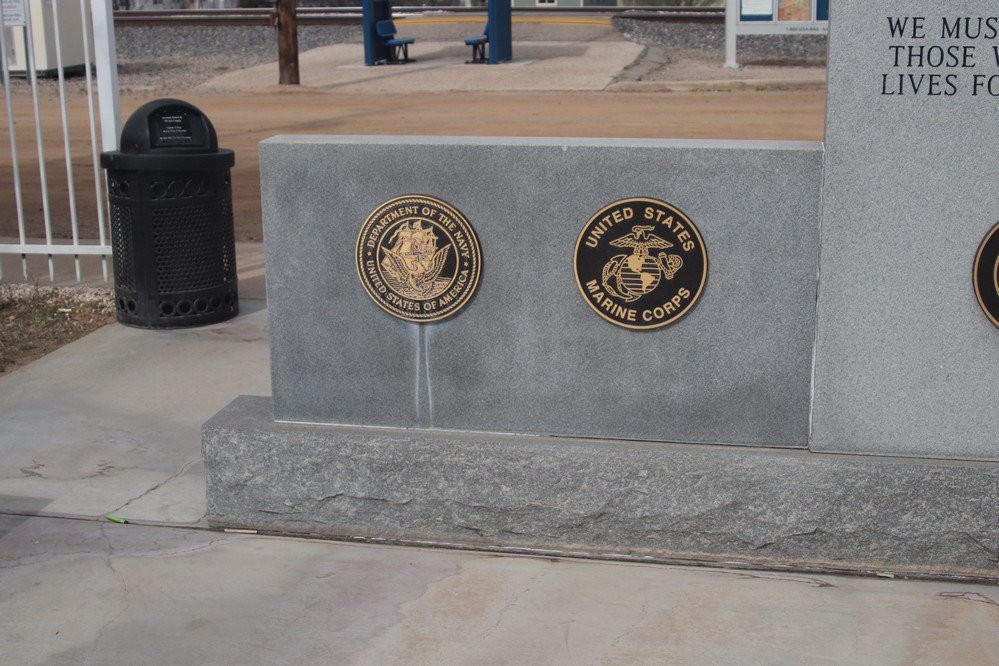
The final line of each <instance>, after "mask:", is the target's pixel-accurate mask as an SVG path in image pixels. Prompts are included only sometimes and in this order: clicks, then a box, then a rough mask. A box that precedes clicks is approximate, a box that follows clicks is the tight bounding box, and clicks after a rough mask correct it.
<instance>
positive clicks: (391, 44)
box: [375, 19, 416, 64]
mask: <svg viewBox="0 0 999 666" xmlns="http://www.w3.org/2000/svg"><path fill="white" fill-rule="evenodd" d="M375 31H377V32H378V36H379V37H381V38H382V41H383V42H384V43H385V46H386V47H387V48H388V62H390V63H393V64H395V63H402V62H412V61H411V60H410V59H409V45H410V44H412V43H413V42H414V41H416V40H414V39H413V38H411V37H409V38H403V39H396V36H395V33H396V29H395V23H394V22H393V21H392V19H388V20H387V21H378V23H375ZM400 55H401V56H402V57H401V58H400V57H399V56H400Z"/></svg>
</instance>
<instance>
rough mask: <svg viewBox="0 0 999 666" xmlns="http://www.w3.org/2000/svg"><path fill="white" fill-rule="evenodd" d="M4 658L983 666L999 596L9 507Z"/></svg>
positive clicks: (995, 653)
mask: <svg viewBox="0 0 999 666" xmlns="http://www.w3.org/2000/svg"><path fill="white" fill-rule="evenodd" d="M0 590H2V591H3V592H2V594H0V642H2V643H3V645H4V652H3V654H4V662H5V663H9V664H29V663H48V664H161V663H162V664H166V663H169V664H290V663H329V664H341V663H356V664H652V663H684V664H687V663H691V664H719V663H724V664H736V663H738V664H800V663H844V664H846V663H866V664H939V663H947V664H990V663H996V661H997V659H999V631H997V628H999V603H997V601H996V599H997V598H999V594H997V591H996V589H995V588H990V587H985V586H974V585H957V584H953V583H936V582H902V581H892V580H877V579H875V580H871V579H861V578H839V577H832V576H804V575H795V574H778V573H750V572H734V571H721V570H715V569H685V568H677V567H667V566H652V565H634V564H613V563H607V562H594V561H584V560H575V561H573V560H557V559H548V558H525V557H510V556H505V557H501V556H495V555H486V554H479V553H469V552H458V551H447V550H423V549H417V548H398V547H390V546H372V545H353V544H343V543H328V542H321V541H302V540H298V539H287V538H274V537H262V536H247V535H236V534H221V533H217V532H208V531H202V530H190V529H171V528H165V527H143V526H136V525H113V524H108V523H104V524H98V523H96V522H92V521H91V522H86V521H78V520H65V519H63V520H60V519H50V518H30V519H24V518H20V517H14V516H0Z"/></svg>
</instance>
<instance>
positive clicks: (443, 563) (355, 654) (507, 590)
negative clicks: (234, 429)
mask: <svg viewBox="0 0 999 666" xmlns="http://www.w3.org/2000/svg"><path fill="white" fill-rule="evenodd" d="M239 266H240V280H241V282H240V290H241V296H242V299H241V300H242V312H241V314H240V316H239V317H237V318H236V319H234V320H232V321H230V322H226V323H223V324H217V325H213V326H207V327H202V328H194V329H185V330H176V331H143V330H137V329H130V328H126V327H123V326H120V325H117V324H115V325H111V326H107V327H105V328H103V329H100V330H98V331H96V332H94V333H92V334H91V335H89V336H87V337H85V338H83V339H81V340H78V341H77V342H74V343H72V344H70V345H67V346H66V347H63V348H62V349H60V350H58V351H56V352H54V353H52V354H50V355H48V356H46V357H44V358H42V359H39V360H38V361H35V362H34V363H31V364H29V365H28V366H25V367H23V368H21V369H19V370H16V371H14V372H12V373H10V374H9V375H6V376H3V377H0V644H2V645H3V646H4V650H3V657H4V658H3V661H4V663H11V664H27V663H55V664H62V663H65V664H78V663H98V664H103V663H150V664H159V663H185V664H186V663H192V664H193V663H212V664H222V663H240V664H244V663H245V664H264V663H267V664H270V663H290V662H301V660H303V659H305V660H308V661H309V662H322V663H342V662H353V663H361V664H383V663H400V664H401V663H406V664H411V663H413V664H441V663H556V664H559V663H565V664H577V663H583V664H589V663H629V664H630V663H662V662H682V663H719V662H722V663H734V662H739V663H801V662H802V661H807V662H833V663H851V662H865V663H899V664H901V663H906V664H908V663H941V662H947V663H969V664H970V663H997V662H999V588H997V587H996V586H991V585H980V584H967V583H957V582H910V581H901V580H887V579H876V578H875V579H870V578H867V579H864V578H850V577H834V576H808V575H797V574H780V573H753V572H747V571H726V570H721V569H703V568H702V569H696V568H678V567H669V566H654V565H635V564H622V563H612V562H595V561H585V560H566V559H557V558H526V557H514V556H498V555H494V554H481V553H471V552H458V551H449V550H426V549H420V548H397V547H389V546H378V545H361V544H347V543H338V542H323V541H303V540H299V539H291V538H278V537H266V536H257V535H238V534H223V533H220V532H214V531H209V530H208V529H206V527H207V526H206V525H204V523H203V522H202V517H203V515H204V513H205V495H204V478H203V474H202V468H201V445H200V432H199V431H200V426H201V424H202V423H203V422H204V421H205V420H207V419H208V418H209V417H210V416H211V415H213V414H214V413H215V412H216V411H217V410H218V409H220V408H221V407H222V406H224V405H225V404H227V403H228V402H229V401H230V400H232V399H233V398H234V397H236V396H237V395H239V394H269V392H270V379H269V372H268V350H267V327H266V303H265V301H264V300H262V297H263V291H262V285H263V267H262V260H261V256H260V247H259V245H241V246H240V259H239ZM108 512H115V513H118V514H119V515H122V516H124V517H126V518H128V519H130V520H132V521H139V522H143V523H146V522H148V523H152V524H147V525H143V524H129V525H115V524H112V523H108V522H102V521H100V520H99V518H98V516H101V515H103V514H105V513H108ZM39 516H42V517H39Z"/></svg>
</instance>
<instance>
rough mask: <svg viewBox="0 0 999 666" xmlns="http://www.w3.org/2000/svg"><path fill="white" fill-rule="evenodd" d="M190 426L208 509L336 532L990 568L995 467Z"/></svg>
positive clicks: (241, 402)
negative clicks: (198, 434)
mask: <svg viewBox="0 0 999 666" xmlns="http://www.w3.org/2000/svg"><path fill="white" fill-rule="evenodd" d="M272 414H273V403H272V401H271V399H270V398H262V397H250V396H242V397H240V398H238V399H236V400H235V401H234V402H233V403H231V404H230V405H229V406H228V407H226V408H225V409H224V410H222V411H221V412H219V414H217V415H216V416H215V417H214V418H213V419H212V420H210V421H209V422H208V423H206V424H205V426H204V429H203V445H204V454H205V468H206V475H207V482H208V519H209V521H210V522H212V523H213V524H216V525H225V526H240V527H255V528H258V529H269V530H274V531H279V532H290V533H310V534H316V535H321V536H333V537H368V538H385V539H390V540H398V541H407V540H410V541H422V542H431V543H434V542H436V543H451V544H461V545H468V546H473V547H483V548H490V547H523V548H541V549H551V550H555V551H561V552H565V551H577V552H578V551H584V552H590V553H594V554H605V553H615V554H634V555H646V556H649V555H651V556H662V557H669V556H675V555H677V554H691V555H707V556H709V557H717V556H734V557H740V556H743V557H754V558H767V559H771V560H774V561H799V562H800V561H811V562H829V563H837V562H842V563H847V564H873V565H875V566H879V565H884V566H896V565H898V566H904V565H909V566H917V567H932V568H935V569H938V570H943V569H948V570H953V569H971V570H977V571H979V572H981V571H987V572H991V574H993V575H994V574H995V573H997V572H999V532H997V530H996V525H999V505H997V504H996V502H995V501H994V500H995V497H997V495H999V465H995V464H992V463H956V462H948V461H930V460H913V459H907V460H901V459H888V458H878V457H865V456H854V455H841V454H816V453H811V452H807V451H787V450H777V449H755V448H733V447H724V446H709V445H689V444H683V445H675V444H663V443H652V442H624V441H614V442H610V441H605V440H597V439H571V438H551V437H532V436H515V435H500V434H494V433H471V432H458V431H440V430H405V429H397V428H371V427H357V426H336V425H306V424H289V423H279V422H274V421H273V420H272Z"/></svg>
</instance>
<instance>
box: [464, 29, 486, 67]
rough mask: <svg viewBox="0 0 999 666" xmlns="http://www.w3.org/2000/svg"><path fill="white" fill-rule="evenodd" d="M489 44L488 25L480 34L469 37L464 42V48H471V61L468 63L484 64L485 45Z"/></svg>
mask: <svg viewBox="0 0 999 666" xmlns="http://www.w3.org/2000/svg"><path fill="white" fill-rule="evenodd" d="M488 43H489V24H488V23H487V24H486V27H485V28H484V29H483V30H482V34H481V35H478V36H476V37H469V38H468V39H466V40H465V46H471V47H472V59H471V60H469V61H467V62H468V63H484V62H486V60H488V56H487V55H486V44H488Z"/></svg>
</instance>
